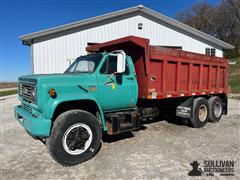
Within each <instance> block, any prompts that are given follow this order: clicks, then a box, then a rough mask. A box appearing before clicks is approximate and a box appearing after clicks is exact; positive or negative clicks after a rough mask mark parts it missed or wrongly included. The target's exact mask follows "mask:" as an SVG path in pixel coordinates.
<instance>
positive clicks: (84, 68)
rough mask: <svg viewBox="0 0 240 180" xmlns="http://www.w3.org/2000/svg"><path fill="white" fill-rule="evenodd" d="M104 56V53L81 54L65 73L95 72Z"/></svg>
mask: <svg viewBox="0 0 240 180" xmlns="http://www.w3.org/2000/svg"><path fill="white" fill-rule="evenodd" d="M102 57H103V55H102V54H89V55H86V56H80V57H78V58H77V59H76V60H75V61H74V63H72V64H71V65H70V67H69V68H68V69H67V70H66V71H65V73H93V72H94V71H95V70H96V68H97V66H98V64H99V62H100V61H101V59H102Z"/></svg>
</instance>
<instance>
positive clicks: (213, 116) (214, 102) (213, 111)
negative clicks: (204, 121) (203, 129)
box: [208, 96, 223, 123]
mask: <svg viewBox="0 0 240 180" xmlns="http://www.w3.org/2000/svg"><path fill="white" fill-rule="evenodd" d="M208 104H209V121H210V122H213V123H216V122H218V121H219V120H220V119H221V117H222V114H223V101H222V99H221V98H220V97H218V96H214V97H211V98H210V99H209V100H208Z"/></svg>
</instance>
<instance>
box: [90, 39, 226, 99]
mask: <svg viewBox="0 0 240 180" xmlns="http://www.w3.org/2000/svg"><path fill="white" fill-rule="evenodd" d="M86 49H87V51H89V52H102V51H113V50H120V49H121V50H124V51H125V52H126V54H127V55H129V56H131V57H132V59H133V62H134V65H135V69H136V73H137V80H138V88H139V93H138V96H139V98H147V99H162V98H171V97H183V96H193V95H203V94H219V93H227V92H228V76H227V74H228V60H227V59H224V58H219V57H213V56H208V55H202V54H197V53H192V52H187V51H182V50H177V49H170V48H162V47H159V46H151V45H150V44H149V40H148V39H144V38H140V37H135V36H128V37H124V38H120V39H116V40H113V41H109V42H105V43H100V44H96V45H93V46H90V47H87V48H86Z"/></svg>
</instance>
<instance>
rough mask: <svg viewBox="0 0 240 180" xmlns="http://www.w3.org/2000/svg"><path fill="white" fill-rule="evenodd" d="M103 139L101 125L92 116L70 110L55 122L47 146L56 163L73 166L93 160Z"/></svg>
mask: <svg viewBox="0 0 240 180" xmlns="http://www.w3.org/2000/svg"><path fill="white" fill-rule="evenodd" d="M101 138H102V131H101V126H100V123H99V121H98V120H97V119H96V118H95V117H94V116H93V115H92V114H90V113H88V112H86V111H82V110H70V111H67V112H64V113H62V114H61V115H60V116H58V118H57V119H56V120H55V121H54V124H53V128H52V133H51V135H50V136H49V137H48V138H47V140H46V145H47V148H48V151H49V153H50V154H51V156H52V157H53V159H54V160H55V161H57V162H58V163H60V164H61V165H63V166H72V165H76V164H79V163H82V162H84V161H87V160H89V159H91V158H92V157H93V156H94V155H95V154H96V152H97V151H98V149H99V147H100V142H101Z"/></svg>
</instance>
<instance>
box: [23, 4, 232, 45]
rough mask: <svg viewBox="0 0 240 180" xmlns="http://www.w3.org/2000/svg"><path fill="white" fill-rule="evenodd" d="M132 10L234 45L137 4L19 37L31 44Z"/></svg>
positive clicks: (196, 34) (218, 41)
mask: <svg viewBox="0 0 240 180" xmlns="http://www.w3.org/2000/svg"><path fill="white" fill-rule="evenodd" d="M134 12H142V13H144V14H147V15H149V16H151V17H153V18H155V19H158V20H160V21H163V22H165V23H167V24H169V25H172V26H174V27H177V28H178V29H180V30H183V31H185V32H187V33H190V34H193V35H195V36H196V37H199V38H201V39H203V40H206V41H208V42H210V43H213V44H215V45H217V46H219V47H221V48H223V49H233V48H234V46H232V45H230V44H228V43H226V42H223V41H221V40H219V39H217V38H215V37H213V36H210V35H208V34H206V33H203V32H201V31H199V30H196V29H194V28H192V27H190V26H188V25H186V24H183V23H181V22H179V21H176V20H174V19H172V18H169V17H167V16H165V15H162V14H160V13H158V12H156V11H154V10H152V9H149V8H147V7H145V6H143V5H138V6H134V7H131V8H127V9H123V10H120V11H115V12H112V13H108V14H104V15H101V16H96V17H93V18H88V19H85V20H81V21H77V22H73V23H69V24H65V25H61V26H57V27H53V28H49V29H46V30H42V31H37V32H34V33H31V34H25V35H22V36H20V39H21V40H22V42H23V44H25V45H31V44H32V40H33V39H36V38H39V37H42V36H47V35H50V34H55V33H59V32H63V31H66V30H70V29H74V28H78V27H82V26H86V25H89V24H94V23H97V22H101V21H104V20H108V19H111V18H114V17H118V16H122V15H127V14H130V13H134Z"/></svg>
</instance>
